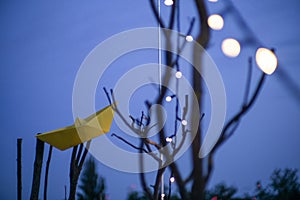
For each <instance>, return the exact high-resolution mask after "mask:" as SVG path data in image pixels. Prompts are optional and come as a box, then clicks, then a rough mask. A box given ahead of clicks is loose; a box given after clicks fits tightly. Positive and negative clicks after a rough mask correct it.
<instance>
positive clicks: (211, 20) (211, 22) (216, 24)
mask: <svg viewBox="0 0 300 200" xmlns="http://www.w3.org/2000/svg"><path fill="white" fill-rule="evenodd" d="M207 24H208V26H209V27H210V28H211V29H213V30H221V29H222V28H223V26H224V20H223V18H222V17H221V15H217V14H213V15H211V16H209V17H208V19H207Z"/></svg>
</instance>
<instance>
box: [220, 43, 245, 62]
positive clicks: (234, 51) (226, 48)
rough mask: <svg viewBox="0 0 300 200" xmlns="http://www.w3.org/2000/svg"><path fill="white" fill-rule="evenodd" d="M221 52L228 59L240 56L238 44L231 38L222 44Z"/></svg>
mask: <svg viewBox="0 0 300 200" xmlns="http://www.w3.org/2000/svg"><path fill="white" fill-rule="evenodd" d="M222 51H223V53H224V54H225V55H226V56H228V57H232V58H234V57H237V56H238V55H239V54H240V51H241V46H240V43H239V42H238V41H237V40H236V39H233V38H227V39H225V40H223V42H222Z"/></svg>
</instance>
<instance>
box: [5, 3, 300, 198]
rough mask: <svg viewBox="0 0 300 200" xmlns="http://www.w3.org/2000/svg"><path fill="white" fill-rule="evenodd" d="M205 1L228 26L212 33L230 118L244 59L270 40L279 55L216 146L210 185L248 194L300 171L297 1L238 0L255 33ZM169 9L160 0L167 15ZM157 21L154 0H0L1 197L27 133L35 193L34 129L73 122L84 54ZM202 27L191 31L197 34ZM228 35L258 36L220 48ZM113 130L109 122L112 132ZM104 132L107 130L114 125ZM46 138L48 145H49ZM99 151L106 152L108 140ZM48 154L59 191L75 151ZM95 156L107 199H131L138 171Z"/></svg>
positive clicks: (10, 186)
mask: <svg viewBox="0 0 300 200" xmlns="http://www.w3.org/2000/svg"><path fill="white" fill-rule="evenodd" d="M162 2H163V1H162ZM206 3H207V7H208V11H209V14H214V13H219V14H222V15H223V16H224V21H225V25H224V28H223V29H222V30H220V31H212V32H211V35H212V38H211V41H210V45H209V48H208V53H209V55H210V56H211V58H212V60H213V61H214V62H215V64H216V66H217V67H218V69H219V71H220V73H221V75H222V78H223V81H224V85H225V90H226V96H227V115H226V119H228V118H230V117H231V116H232V115H233V114H234V113H235V112H236V111H238V110H239V109H240V106H241V103H242V100H243V95H244V88H245V86H244V85H245V82H246V73H247V60H248V58H249V57H250V56H254V55H255V50H256V48H258V47H260V46H262V45H263V46H266V47H268V48H274V49H275V52H276V55H277V57H278V61H279V66H278V70H277V71H275V73H274V74H273V75H270V76H267V80H266V82H265V84H264V86H263V89H262V91H261V94H260V96H259V98H258V100H257V102H255V105H254V107H253V108H252V109H251V110H250V112H249V113H248V114H247V115H246V116H245V117H244V118H243V120H242V122H241V124H240V126H239V128H238V129H237V131H236V132H235V134H234V136H233V137H232V138H230V140H229V141H228V142H226V143H225V144H224V145H223V146H222V147H221V148H220V150H219V151H218V152H217V154H216V159H215V160H216V163H215V165H216V167H215V170H214V172H213V174H212V179H211V181H210V186H213V185H215V184H217V183H220V182H226V183H228V184H229V185H234V186H236V187H237V188H238V189H239V191H240V193H241V194H243V193H244V192H252V191H253V190H254V186H255V183H256V181H257V180H262V183H266V182H267V180H268V178H269V176H270V174H271V173H272V171H273V170H274V169H276V168H286V167H288V168H296V169H298V170H300V159H299V155H300V147H299V144H300V120H299V119H300V79H299V75H300V67H299V63H300V56H299V53H300V39H299V35H300V26H299V19H300V12H299V9H300V2H299V1H298V0H288V1H283V0H276V1H274V0H261V1H238V0H232V3H233V4H234V6H235V7H236V8H237V10H238V11H239V12H240V14H241V16H242V17H243V19H244V20H245V21H246V23H247V24H248V26H249V27H250V29H251V30H252V33H251V32H249V31H248V30H246V29H245V28H244V27H243V26H241V25H240V20H239V19H238V18H239V17H240V16H238V15H234V13H232V12H223V11H224V9H225V7H226V5H227V4H226V0H219V1H218V2H216V3H212V2H209V1H207V2H206ZM181 6H182V7H181V9H182V10H181V14H182V17H181V24H182V31H183V32H186V30H187V28H188V25H189V24H188V22H189V20H190V19H191V18H192V17H194V16H196V13H195V8H194V4H193V1H190V0H185V1H181ZM169 9H170V8H169V7H166V6H165V5H163V3H162V9H161V12H162V16H163V17H165V16H166V15H167V13H168V11H169ZM155 26H157V23H156V21H155V18H154V16H153V14H152V12H151V9H150V4H149V2H148V1H141V0H130V1H116V0H111V1H94V0H93V1H89V2H88V3H82V2H76V1H51V2H39V1H30V2H29V1H26V2H17V1H1V2H0V27H1V32H0V44H1V49H0V52H1V53H0V58H1V67H0V83H1V84H0V89H1V100H0V102H1V113H0V116H1V127H2V131H1V136H2V139H1V147H0V148H1V150H0V158H1V167H0V169H1V179H0V185H1V187H0V199H16V196H17V195H16V192H17V176H16V174H17V173H16V172H17V170H16V164H17V163H16V155H17V152H16V149H17V146H16V144H17V138H23V157H22V159H23V198H24V199H28V198H29V196H30V189H31V183H32V173H33V162H34V155H35V142H36V141H35V135H36V134H37V133H43V132H47V131H51V130H54V129H58V128H61V127H65V126H67V125H71V124H73V122H74V121H73V113H72V92H73V85H74V82H75V78H76V74H77V72H78V70H79V68H80V66H81V63H82V62H83V61H84V59H85V58H86V56H87V55H88V54H89V53H90V52H91V51H92V50H93V49H94V48H95V47H96V46H97V45H98V44H100V43H101V42H103V41H104V40H106V39H108V38H109V37H111V36H113V35H115V34H117V33H120V32H123V31H127V30H130V29H133V28H143V27H155ZM196 30H197V29H196V28H195V29H194V30H193V32H192V35H193V34H195V35H196V34H197V32H196ZM228 37H233V38H236V39H237V40H239V41H241V42H242V41H243V40H245V39H247V38H252V39H253V38H255V39H257V40H258V43H256V44H254V45H250V46H244V45H243V42H242V43H241V44H242V46H241V53H240V55H239V56H238V57H236V58H228V57H226V56H225V55H224V54H223V53H222V51H221V42H222V40H223V39H225V38H228ZM120 45H121V44H120ZM121 61H122V62H123V61H124V66H136V65H140V64H146V63H149V62H157V58H156V57H155V56H154V57H153V54H151V52H150V54H149V55H147V52H144V53H142V54H139V57H138V58H137V59H136V60H134V61H133V60H131V59H126V57H122V58H120V60H119V61H118V60H117V61H116V63H115V65H117V64H120V62H121ZM120 68H121V69H120V70H119V69H115V68H112V69H115V71H112V72H111V73H112V74H113V75H110V76H108V77H105V79H104V80H102V81H101V82H100V83H99V86H98V91H97V94H96V99H97V100H96V104H97V105H95V107H96V109H100V108H101V107H104V106H106V105H107V104H108V102H107V99H106V97H105V94H104V93H103V92H102V90H101V88H102V87H104V86H106V87H108V88H111V87H113V84H114V83H115V81H116V80H115V79H116V77H119V76H121V74H122V73H124V70H125V68H123V69H122V67H120ZM126 70H127V68H126ZM125 72H126V71H125ZM259 74H260V70H259V69H258V67H257V66H254V67H253V82H252V89H253V88H254V86H255V84H256V81H257V79H258V77H259ZM112 80H113V81H112ZM205 120H209V119H208V118H207V119H205ZM117 130H118V129H117V128H116V127H114V126H113V127H112V132H113V131H115V132H116V131H117ZM101 137H110V134H107V135H106V136H101ZM101 137H99V138H97V140H101ZM110 140H111V138H110ZM115 144H119V143H118V142H115ZM120 146H122V145H121V144H120ZM45 147H46V148H45V152H48V145H46V146H45ZM132 151H133V150H132ZM103 153H106V154H109V152H107V151H106V149H103ZM46 156H47V154H46V153H45V155H44V159H46ZM52 156H53V157H52V162H51V166H50V174H49V189H48V196H49V199H63V198H64V186H65V185H67V186H68V184H69V163H70V157H71V150H67V151H60V150H58V149H54V151H53V155H52ZM112 159H122V158H112ZM186 159H188V158H186ZM124 162H126V160H124ZM44 164H45V160H44ZM97 164H98V172H99V174H100V175H101V176H103V177H104V178H105V180H106V187H107V193H108V195H109V199H111V200H118V199H126V196H127V194H128V192H129V191H130V188H132V187H133V188H134V187H135V186H136V189H137V190H139V191H141V188H140V186H139V185H140V182H139V178H138V175H137V174H131V173H125V172H120V171H117V170H115V169H112V168H110V167H108V166H105V165H104V164H103V163H101V162H97ZM183 166H184V165H183ZM181 170H182V171H184V170H185V169H184V167H182V166H181ZM43 171H44V168H43ZM298 174H299V173H298ZM42 182H43V179H42ZM67 188H68V187H67ZM41 195H42V190H41V192H40V196H41Z"/></svg>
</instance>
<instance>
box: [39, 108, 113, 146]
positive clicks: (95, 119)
mask: <svg viewBox="0 0 300 200" xmlns="http://www.w3.org/2000/svg"><path fill="white" fill-rule="evenodd" d="M113 117H114V111H113V109H112V107H111V106H107V107H105V108H103V109H102V110H100V111H98V112H96V113H95V114H93V115H91V116H89V117H87V118H86V119H79V118H76V120H75V124H74V125H72V126H67V127H64V128H61V129H57V130H54V131H50V132H46V133H43V134H38V135H36V137H37V138H38V139H40V140H42V141H44V142H46V143H48V144H50V145H52V146H54V147H56V148H58V149H60V150H66V149H68V148H70V147H74V146H76V145H78V144H81V143H84V142H86V141H89V140H91V139H93V138H95V137H98V136H100V135H102V134H105V133H107V132H109V130H110V126H111V123H112V120H113Z"/></svg>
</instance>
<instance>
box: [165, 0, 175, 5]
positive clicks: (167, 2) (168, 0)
mask: <svg viewBox="0 0 300 200" xmlns="http://www.w3.org/2000/svg"><path fill="white" fill-rule="evenodd" d="M173 3H174V2H173V0H165V1H164V4H165V5H166V6H172V5H173Z"/></svg>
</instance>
